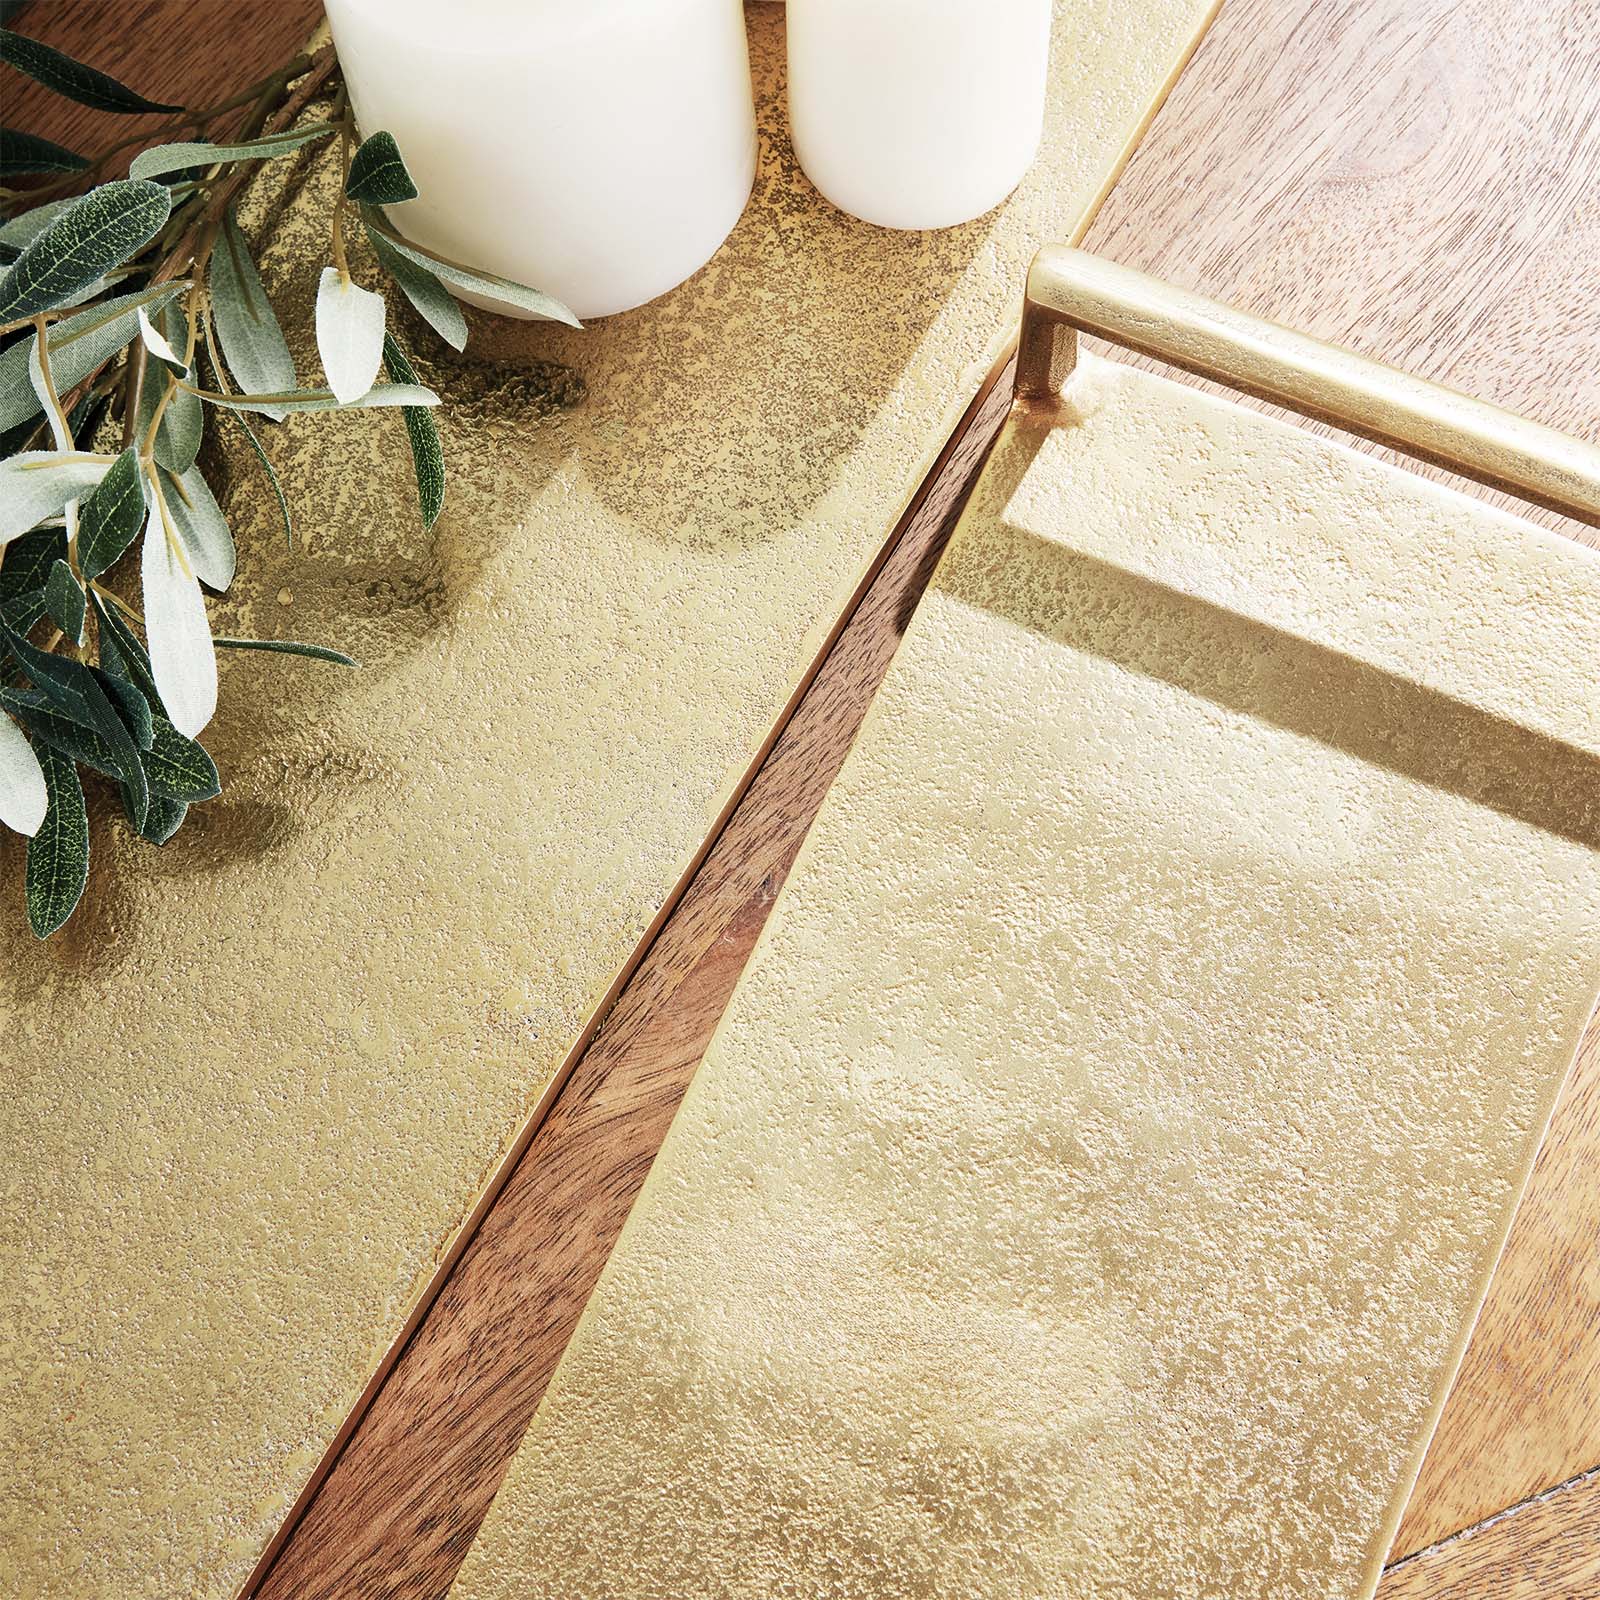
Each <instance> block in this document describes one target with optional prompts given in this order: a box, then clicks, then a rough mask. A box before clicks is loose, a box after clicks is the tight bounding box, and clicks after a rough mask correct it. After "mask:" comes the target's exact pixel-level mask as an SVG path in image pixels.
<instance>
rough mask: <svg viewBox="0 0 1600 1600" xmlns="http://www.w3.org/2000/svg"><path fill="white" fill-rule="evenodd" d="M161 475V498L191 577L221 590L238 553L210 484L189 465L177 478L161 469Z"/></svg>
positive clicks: (229, 578) (230, 572)
mask: <svg viewBox="0 0 1600 1600" xmlns="http://www.w3.org/2000/svg"><path fill="white" fill-rule="evenodd" d="M158 470H160V469H158ZM162 478H163V482H162V486H161V497H162V499H163V500H164V501H165V502H166V507H167V514H168V515H169V516H170V517H171V518H172V525H173V526H174V527H175V528H176V529H177V530H178V537H179V539H181V540H182V541H183V552H184V554H185V555H186V556H188V558H189V565H190V567H191V568H192V569H193V571H194V575H195V577H197V578H198V579H199V580H200V581H201V582H202V583H204V584H209V585H210V587H211V588H213V589H216V590H219V591H225V590H226V589H227V588H228V586H229V585H230V584H231V583H232V582H233V575H234V572H235V571H236V570H237V568H238V565H239V554H238V551H237V550H236V549H235V548H234V543H233V535H232V534H231V533H230V532H229V531H228V522H227V518H226V517H224V516H223V514H222V507H221V506H219V505H218V504H217V499H216V496H215V495H213V494H212V492H211V488H210V485H209V484H207V482H206V480H205V479H204V478H203V477H202V476H201V474H200V469H199V468H198V467H190V468H189V470H188V471H187V472H185V473H183V474H182V475H181V476H179V477H174V476H173V475H172V474H171V473H167V472H163V474H162Z"/></svg>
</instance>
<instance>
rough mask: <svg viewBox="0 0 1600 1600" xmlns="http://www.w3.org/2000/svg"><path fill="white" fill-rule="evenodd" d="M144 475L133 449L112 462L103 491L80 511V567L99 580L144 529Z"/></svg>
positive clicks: (85, 502) (81, 506) (125, 451)
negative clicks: (141, 529)
mask: <svg viewBox="0 0 1600 1600" xmlns="http://www.w3.org/2000/svg"><path fill="white" fill-rule="evenodd" d="M144 518H145V498H144V475H143V474H142V473H141V472H140V471H139V453H138V451H136V450H134V449H133V448H132V447H131V446H130V447H129V448H128V449H126V450H124V451H123V452H122V454H121V455H120V456H118V457H117V459H116V460H115V461H114V462H112V464H111V470H110V471H109V472H107V473H106V475H105V477H103V478H102V479H101V480H100V485H99V487H98V488H97V489H96V490H95V491H94V493H93V494H92V495H90V496H89V498H88V499H87V500H85V501H83V502H82V503H81V504H80V505H79V507H78V565H79V566H80V567H81V568H82V569H83V573H84V576H85V577H87V578H98V577H99V576H100V574H101V573H102V572H104V571H105V570H106V569H107V568H108V567H110V566H111V565H112V563H113V562H115V561H116V560H117V559H118V558H119V557H120V556H121V555H122V553H123V551H125V550H126V549H127V548H128V546H129V545H130V544H132V543H133V541H134V538H135V537H136V536H137V534H138V532H139V530H140V528H142V527H143V526H144Z"/></svg>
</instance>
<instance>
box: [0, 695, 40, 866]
mask: <svg viewBox="0 0 1600 1600" xmlns="http://www.w3.org/2000/svg"><path fill="white" fill-rule="evenodd" d="M49 805H50V794H49V791H48V790H47V789H46V788H45V784H44V773H43V772H42V771H40V769H39V758H38V756H36V755H35V754H34V753H33V746H32V745H31V744H30V743H29V742H28V737H27V735H26V734H25V733H23V731H22V729H21V728H19V727H18V726H17V725H16V723H14V722H13V721H12V720H11V718H10V717H8V716H6V715H4V713H0V823H4V824H5V825H6V827H8V828H10V829H11V831H12V832H13V833H22V834H26V835H27V836H28V837H29V838H32V837H33V835H34V834H36V833H37V832H38V831H39V825H40V823H42V822H43V821H44V814H45V812H46V810H47V809H48V808H49Z"/></svg>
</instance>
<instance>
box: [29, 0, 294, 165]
mask: <svg viewBox="0 0 1600 1600" xmlns="http://www.w3.org/2000/svg"><path fill="white" fill-rule="evenodd" d="M321 15H322V6H321V4H320V0H271V3H270V4H262V3H257V4H255V5H249V6H241V5H239V4H237V3H236V0H185V3H184V4H181V5H180V4H175V3H174V0H32V3H31V4H29V5H25V6H23V7H22V8H21V9H20V10H19V11H18V12H17V14H16V15H15V16H14V17H13V18H12V19H11V21H10V22H8V23H7V26H8V27H11V28H14V29H15V30H16V31H17V32H18V33H25V34H27V35H28V36H29V37H30V38H34V39H42V40H44V42H45V43H46V44H51V45H54V46H55V47H56V49H57V50H64V51H66V53H67V54H68V55H69V56H76V57H77V58H78V59H79V60H80V61H87V62H88V63H89V64H90V65H91V66H95V67H98V68H99V69H100V70H101V71H102V72H109V73H110V74H111V75H112V77H114V78H120V79H121V80H122V81H123V82H124V83H126V84H127V85H128V87H129V88H130V89H136V90H137V91H138V92H139V93H140V94H142V95H144V96H145V97H146V98H147V99H151V100H156V101H160V102H162V103H169V104H173V105H189V106H196V107H205V106H210V105H215V104H216V103H217V102H219V101H221V100H225V99H230V98H232V96H234V95H235V94H237V93H238V92H239V91H240V90H241V89H243V88H245V87H246V86H248V85H249V84H251V83H254V82H255V81H256V80H257V79H259V78H263V77H265V76H266V75H267V74H268V73H270V72H272V71H273V70H274V69H275V68H277V67H279V66H281V65H282V64H283V63H284V62H286V61H288V60H290V59H291V58H292V57H293V56H294V54H295V53H296V51H298V50H299V48H300V46H301V45H302V44H303V43H304V42H305V40H306V38H307V36H308V35H309V34H310V32H311V30H312V29H313V28H314V27H315V26H316V24H317V19H318V18H319V17H320V16H321ZM0 94H3V95H4V99H5V121H6V126H7V127H12V128H26V129H27V130H28V131H29V132H30V133H40V134H43V135H45V137H46V138H50V139H54V140H55V141H56V142H57V143H58V144H64V145H66V146H67V148H68V149H70V150H76V151H77V152H78V153H79V154H80V155H84V156H95V155H98V154H99V152H100V151H101V150H103V149H105V148H106V147H107V146H109V145H113V144H117V143H120V142H121V141H122V140H123V139H126V138H128V137H129V136H130V135H132V134H136V133H137V134H141V135H144V136H146V137H145V140H144V142H146V143H149V142H153V141H154V139H155V137H156V130H157V129H159V128H161V127H162V126H163V125H164V124H165V123H166V122H167V121H168V120H170V119H168V118H166V117H163V116H155V115H152V116H146V117H125V116H119V115H117V114H116V113H114V112H110V111H95V110H92V109H91V108H90V107H88V106H80V105H78V104H77V103H76V102H75V101H72V100H65V99H63V98H62V97H61V96H60V95H57V94H53V93H51V91H50V90H48V89H46V88H44V87H43V86H41V85H40V84H37V83H34V82H33V81H32V80H30V79H27V78H23V77H21V76H20V75H18V74H17V73H14V72H12V71H11V69H10V68H0ZM232 115H233V116H234V117H241V116H243V112H242V111H241V112H235V113H232ZM228 126H229V124H228V123H226V122H224V123H219V124H218V128H219V130H221V129H226V128H227V127H228ZM168 137H171V138H179V137H182V138H188V137H192V135H191V134H190V133H188V132H184V133H182V134H170V135H168ZM138 148H139V146H138V145H137V144H135V145H131V146H130V147H129V149H128V151H127V153H126V154H125V155H124V156H123V157H122V161H123V163H124V165H125V164H126V161H127V159H128V157H129V156H131V155H132V153H133V151H134V150H136V149H138ZM122 175H123V174H122V171H121V170H120V169H114V170H110V171H109V172H108V176H112V177H121V176H122Z"/></svg>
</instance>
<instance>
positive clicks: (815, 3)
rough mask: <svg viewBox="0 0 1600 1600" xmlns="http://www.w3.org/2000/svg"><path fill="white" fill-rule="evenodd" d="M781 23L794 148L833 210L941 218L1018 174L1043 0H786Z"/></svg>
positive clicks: (1031, 108)
mask: <svg viewBox="0 0 1600 1600" xmlns="http://www.w3.org/2000/svg"><path fill="white" fill-rule="evenodd" d="M788 33H789V129H790V132H791V134H792V135H793V138H794V146H795V153H796V155H798V157H799V158H800V164H801V166H803V167H804V168H805V170H806V175H807V176H808V177H809V178H810V179H811V181H812V182H813V183H814V184H816V186H817V188H819V189H820V190H821V191H822V193H823V194H824V195H826V196H827V197H828V199H829V200H831V201H832V202H833V203H834V204H835V205H836V206H838V207H840V208H841V209H842V210H845V211H848V212H850V213H851V214H852V215H853V216H857V217H861V218H863V219H864V220H865V221H867V222H876V223H881V224H882V225H883V226H885V227H889V228H944V227H950V226H951V225H953V224H955V223H958V222H967V221H969V220H970V219H971V218H973V217H976V216H981V215H982V214H983V213H984V212H985V211H987V210H989V208H990V207H991V206H995V205H998V204H999V203H1000V201H1001V200H1003V199H1004V198H1005V197H1006V196H1007V195H1008V194H1009V193H1010V192H1011V191H1012V190H1013V189H1014V188H1015V187H1016V186H1017V183H1018V182H1019V181H1020V179H1021V178H1022V175H1023V173H1025V172H1026V171H1027V170H1028V164H1029V163H1030V162H1031V161H1032V160H1033V157H1034V152H1035V151H1036V150H1037V149H1038V148H1039V136H1040V134H1041V132H1042V131H1043V127H1044V95H1045V82H1046V69H1047V66H1048V58H1049V53H1050V0H789V5H788Z"/></svg>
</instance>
